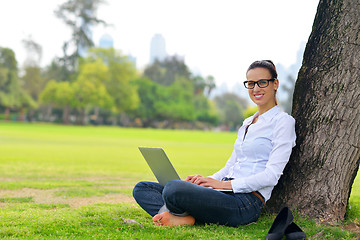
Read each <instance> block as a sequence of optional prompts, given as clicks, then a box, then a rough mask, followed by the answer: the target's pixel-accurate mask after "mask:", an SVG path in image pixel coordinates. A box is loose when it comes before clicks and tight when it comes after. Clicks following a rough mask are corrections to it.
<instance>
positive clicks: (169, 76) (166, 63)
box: [144, 56, 191, 86]
mask: <svg viewBox="0 0 360 240" xmlns="http://www.w3.org/2000/svg"><path fill="white" fill-rule="evenodd" d="M144 76H145V77H147V78H149V79H151V80H152V81H154V82H156V83H159V84H161V85H165V86H169V85H171V84H173V83H174V82H175V80H176V79H178V78H185V79H190V76H191V72H190V70H189V68H188V66H186V64H185V63H184V61H183V59H181V58H180V57H178V56H171V57H168V58H166V59H165V60H163V61H158V60H156V61H155V62H154V63H153V64H151V65H150V66H147V67H146V68H145V70H144Z"/></svg>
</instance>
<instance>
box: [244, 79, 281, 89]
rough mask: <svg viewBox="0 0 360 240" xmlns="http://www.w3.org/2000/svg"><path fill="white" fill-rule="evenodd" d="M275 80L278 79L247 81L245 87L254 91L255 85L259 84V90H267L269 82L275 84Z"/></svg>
mask: <svg viewBox="0 0 360 240" xmlns="http://www.w3.org/2000/svg"><path fill="white" fill-rule="evenodd" d="M275 79H276V78H271V79H260V80H258V81H245V82H244V86H245V87H246V88H247V89H253V88H254V87H255V84H257V85H258V86H259V88H266V87H267V86H269V82H273V81H275Z"/></svg>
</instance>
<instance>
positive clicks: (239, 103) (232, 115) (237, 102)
mask: <svg viewBox="0 0 360 240" xmlns="http://www.w3.org/2000/svg"><path fill="white" fill-rule="evenodd" d="M214 101H215V103H216V106H217V109H218V111H219V113H220V120H221V123H223V124H225V125H227V126H229V127H230V129H231V130H235V129H236V127H237V126H238V125H241V123H242V122H243V120H244V118H243V109H245V108H246V107H247V101H246V100H244V99H242V98H240V97H239V96H237V95H235V94H233V93H225V94H223V95H221V96H217V97H215V99H214Z"/></svg>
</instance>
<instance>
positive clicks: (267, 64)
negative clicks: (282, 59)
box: [246, 60, 278, 105]
mask: <svg viewBox="0 0 360 240" xmlns="http://www.w3.org/2000/svg"><path fill="white" fill-rule="evenodd" d="M254 68H265V69H267V70H269V72H270V74H271V77H272V78H277V72H276V67H275V64H274V63H273V62H272V61H271V60H261V61H255V62H253V63H252V64H250V66H249V68H248V70H247V71H246V72H248V71H249V70H251V69H254ZM276 92H277V90H276V89H275V104H276V105H278V101H277V99H276Z"/></svg>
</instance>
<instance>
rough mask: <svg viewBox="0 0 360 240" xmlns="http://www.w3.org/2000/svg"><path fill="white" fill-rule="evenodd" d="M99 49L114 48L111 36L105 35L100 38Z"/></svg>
mask: <svg viewBox="0 0 360 240" xmlns="http://www.w3.org/2000/svg"><path fill="white" fill-rule="evenodd" d="M99 47H100V48H113V47H114V40H113V38H112V37H111V35H109V34H107V33H105V34H104V35H102V36H101V38H100V40H99Z"/></svg>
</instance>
